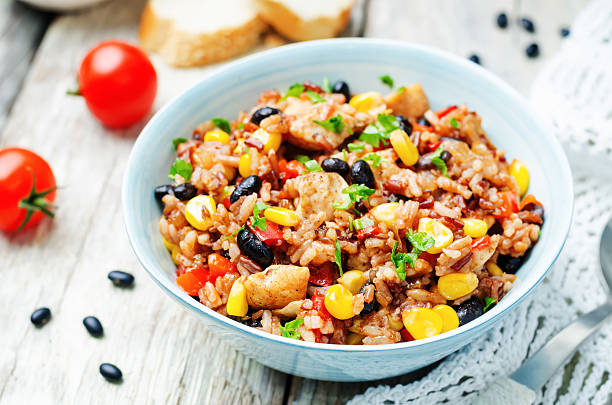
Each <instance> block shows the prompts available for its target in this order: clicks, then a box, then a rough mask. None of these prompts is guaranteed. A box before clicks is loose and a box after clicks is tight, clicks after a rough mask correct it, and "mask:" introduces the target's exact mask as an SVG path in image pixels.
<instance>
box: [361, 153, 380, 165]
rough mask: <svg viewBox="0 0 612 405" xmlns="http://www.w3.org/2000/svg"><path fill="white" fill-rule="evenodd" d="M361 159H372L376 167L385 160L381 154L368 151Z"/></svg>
mask: <svg viewBox="0 0 612 405" xmlns="http://www.w3.org/2000/svg"><path fill="white" fill-rule="evenodd" d="M361 159H362V160H369V161H371V162H372V166H374V167H378V166H380V164H381V163H382V162H383V161H384V159H383V158H382V156H380V155H378V154H376V153H368V154H367V155H365V156H364V157H362V158H361Z"/></svg>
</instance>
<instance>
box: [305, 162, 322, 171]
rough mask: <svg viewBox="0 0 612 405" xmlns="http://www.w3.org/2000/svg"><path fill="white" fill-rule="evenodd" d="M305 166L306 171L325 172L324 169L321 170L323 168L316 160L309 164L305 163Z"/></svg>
mask: <svg viewBox="0 0 612 405" xmlns="http://www.w3.org/2000/svg"><path fill="white" fill-rule="evenodd" d="M304 166H306V169H308V171H309V172H322V171H323V169H322V168H321V166H319V164H318V163H317V161H316V160H309V161H307V162H304Z"/></svg>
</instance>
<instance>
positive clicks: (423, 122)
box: [417, 116, 431, 127]
mask: <svg viewBox="0 0 612 405" xmlns="http://www.w3.org/2000/svg"><path fill="white" fill-rule="evenodd" d="M417 124H419V125H423V126H425V127H430V126H431V122H429V120H428V119H427V118H425V116H422V117H421V118H419V119H418V120H417Z"/></svg>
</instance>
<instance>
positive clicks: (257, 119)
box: [251, 107, 281, 125]
mask: <svg viewBox="0 0 612 405" xmlns="http://www.w3.org/2000/svg"><path fill="white" fill-rule="evenodd" d="M280 113H281V110H279V109H278V108H273V107H262V108H260V109H259V110H257V111H255V112H254V113H253V116H252V117H251V122H252V123H253V124H255V125H259V124H260V123H261V121H263V120H264V119H265V118H268V117H270V116H272V115H275V114H280Z"/></svg>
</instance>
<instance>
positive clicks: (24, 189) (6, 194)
mask: <svg viewBox="0 0 612 405" xmlns="http://www.w3.org/2000/svg"><path fill="white" fill-rule="evenodd" d="M0 196H2V197H1V198H0V229H1V230H3V231H5V232H14V231H20V230H21V229H26V228H31V227H33V226H34V225H36V224H38V223H39V222H40V220H41V219H42V218H43V216H44V215H47V216H49V217H51V218H53V212H52V208H53V205H52V204H51V203H52V202H53V201H54V200H55V176H53V171H51V167H49V164H48V163H47V162H45V160H44V159H43V158H41V157H40V156H38V155H37V154H36V153H34V152H30V151H29V150H26V149H21V148H5V149H2V150H0Z"/></svg>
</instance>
